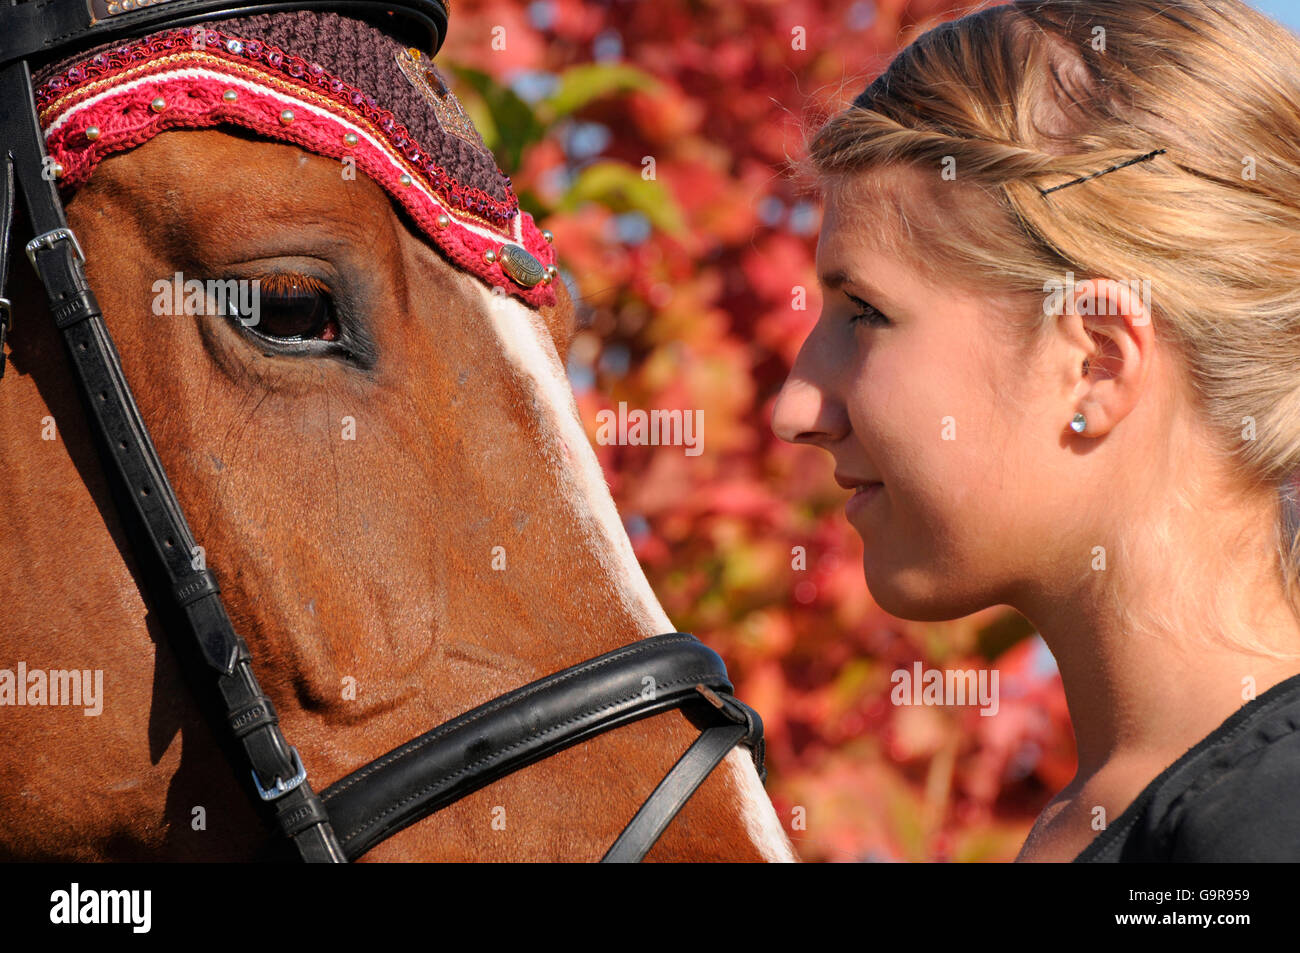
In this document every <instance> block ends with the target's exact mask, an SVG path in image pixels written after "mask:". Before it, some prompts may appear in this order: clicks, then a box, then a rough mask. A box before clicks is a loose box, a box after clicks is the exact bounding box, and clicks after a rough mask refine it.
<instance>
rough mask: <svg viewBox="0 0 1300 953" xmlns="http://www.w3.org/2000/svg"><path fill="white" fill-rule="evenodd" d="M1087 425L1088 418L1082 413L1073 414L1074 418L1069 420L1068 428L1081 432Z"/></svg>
mask: <svg viewBox="0 0 1300 953" xmlns="http://www.w3.org/2000/svg"><path fill="white" fill-rule="evenodd" d="M1087 427H1088V419H1087V418H1086V417H1084V416H1083V414H1075V415H1074V419H1073V420H1071V421H1070V429H1071V430H1073V431H1074V432H1075V433H1083V431H1084V430H1085V429H1087Z"/></svg>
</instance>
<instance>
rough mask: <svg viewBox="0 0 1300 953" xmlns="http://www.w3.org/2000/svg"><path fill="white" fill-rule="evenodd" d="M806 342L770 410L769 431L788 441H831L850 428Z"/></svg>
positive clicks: (839, 403)
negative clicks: (770, 423) (770, 427)
mask: <svg viewBox="0 0 1300 953" xmlns="http://www.w3.org/2000/svg"><path fill="white" fill-rule="evenodd" d="M810 345H811V346H814V347H815V342H814V341H813V340H812V339H811V338H810V339H809V340H808V341H807V342H805V344H804V347H803V349H802V350H800V352H799V357H798V358H797V359H796V360H795V363H794V368H793V369H792V370H791V371H790V376H789V377H787V378H786V379H785V383H784V384H783V385H782V386H781V393H780V394H778V395H777V398H776V406H775V407H774V408H773V410H772V431H773V432H774V433H775V434H776V435H777V436H778V437H780V438H781V439H782V440H785V441H787V442H788V443H811V444H822V443H833V442H835V441H837V440H840V439H841V438H843V437H844V436H845V435H846V434H847V433H848V431H849V418H848V413H847V411H846V410H845V407H844V404H843V403H842V402H841V401H840V400H839V398H838V397H837V396H836V395H835V392H834V390H833V389H832V388H830V387H829V386H827V384H826V382H825V381H824V380H823V378H822V376H821V375H820V373H819V372H818V367H817V363H816V362H815V361H814V360H813V359H812V357H813V353H812V348H811V347H810Z"/></svg>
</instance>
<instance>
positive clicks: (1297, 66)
mask: <svg viewBox="0 0 1300 953" xmlns="http://www.w3.org/2000/svg"><path fill="white" fill-rule="evenodd" d="M808 166H809V169H810V171H811V172H812V173H813V174H814V175H815V177H816V181H817V183H818V186H819V188H820V191H821V194H822V197H823V200H824V209H825V215H824V220H823V225H822V231H821V235H820V239H819V243H818V248H817V266H818V273H819V278H820V280H821V283H822V285H823V292H824V306H823V310H822V313H821V316H820V318H819V320H818V323H817V324H816V326H815V327H814V329H813V331H812V332H811V334H810V336H809V337H808V339H807V341H806V342H805V343H804V345H803V348H802V350H801V352H800V354H799V357H798V360H797V362H796V364H795V366H794V368H793V370H792V371H791V374H790V376H789V379H788V380H787V382H786V384H785V386H784V388H783V390H782V392H781V394H780V397H779V400H778V402H777V406H776V409H775V413H774V419H773V427H774V429H775V431H776V432H777V434H779V435H780V436H781V437H782V438H784V439H786V440H789V441H794V442H799V443H806V444H812V445H814V446H817V447H820V448H821V449H823V450H826V451H828V452H829V453H830V454H831V455H832V457H834V461H835V473H836V478H837V479H838V481H839V482H840V484H841V485H842V486H844V487H845V488H846V489H850V490H852V491H853V497H852V499H851V500H850V501H849V502H848V505H847V513H848V519H849V520H850V522H851V523H852V525H853V526H854V527H855V528H856V529H857V531H858V532H859V533H860V534H861V536H862V539H863V542H864V556H863V568H864V572H865V576H866V582H867V585H868V587H869V589H870V591H871V593H872V595H873V597H874V598H875V600H876V602H877V603H878V604H879V605H880V606H881V607H882V608H884V609H885V610H886V611H888V612H891V613H893V614H894V615H897V616H899V617H902V618H905V619H916V620H938V619H953V618H957V617H960V616H963V615H967V614H969V613H972V612H975V611H977V610H980V609H983V608H986V607H988V606H993V605H999V604H1006V605H1010V606H1013V607H1014V608H1016V609H1018V610H1019V611H1020V612H1021V613H1023V614H1024V615H1025V616H1026V618H1028V619H1029V620H1030V621H1031V622H1032V623H1033V624H1034V626H1035V627H1036V628H1037V630H1038V632H1039V633H1040V634H1041V635H1042V637H1043V639H1044V640H1045V641H1046V643H1047V645H1048V646H1049V647H1050V648H1051V650H1052V652H1053V654H1054V655H1055V657H1056V659H1057V661H1058V664H1059V667H1060V671H1061V676H1062V679H1063V682H1064V686H1065V692H1066V696H1067V699H1068V702H1069V707H1070V714H1071V718H1072V721H1073V724H1074V731H1075V737H1076V741H1077V745H1078V754H1079V767H1078V773H1077V775H1076V777H1075V779H1074V781H1073V782H1072V783H1071V784H1070V785H1069V786H1067V787H1066V788H1065V789H1064V790H1063V791H1061V792H1060V794H1059V795H1058V796H1057V797H1056V798H1055V799H1054V800H1053V801H1052V802H1051V804H1049V805H1048V807H1047V808H1046V809H1045V810H1044V811H1043V813H1042V814H1041V815H1040V816H1039V818H1038V820H1037V823H1036V824H1035V825H1034V827H1033V830H1032V831H1031V833H1030V835H1029V838H1028V840H1027V841H1026V843H1025V845H1024V847H1023V849H1022V851H1021V854H1020V859H1022V860H1072V859H1078V860H1106V861H1117V860H1123V861H1129V860H1138V861H1143V860H1158V861H1186V860H1197V861H1220V860H1290V861H1295V860H1300V676H1298V675H1297V672H1300V586H1298V585H1297V563H1298V560H1300V541H1298V540H1297V535H1296V530H1297V526H1296V507H1295V504H1294V498H1293V494H1294V486H1293V478H1294V475H1295V474H1296V473H1297V471H1298V470H1300V42H1298V41H1297V39H1296V37H1295V36H1293V35H1292V34H1290V33H1289V32H1287V31H1286V30H1284V29H1282V28H1281V27H1279V26H1278V25H1276V24H1274V23H1273V22H1272V21H1270V20H1268V19H1267V18H1265V17H1263V16H1262V15H1260V14H1258V13H1256V12H1254V11H1252V10H1251V9H1249V8H1248V7H1246V6H1244V5H1243V4H1241V3H1238V2H1235V0H1077V2H1073V0H1049V2H1041V3H1017V4H1014V5H1012V6H1004V7H996V8H991V9H987V10H983V11H981V12H979V13H976V14H974V15H972V16H968V17H966V18H964V19H961V20H958V21H955V22H952V23H948V24H945V25H943V26H941V27H939V28H937V29H935V30H932V31H931V32H929V33H927V34H925V35H923V36H922V37H920V38H919V39H918V40H917V41H916V42H915V43H913V44H912V45H911V46H910V47H909V48H907V49H905V50H904V51H903V52H902V53H901V54H900V55H899V56H898V57H897V58H896V59H895V60H894V62H893V63H892V64H891V65H890V66H889V68H888V69H887V70H886V71H885V73H884V74H883V75H882V76H881V77H880V78H879V79H877V80H876V81H875V82H873V83H872V84H871V85H870V86H869V87H868V88H867V89H866V91H865V92H863V93H862V94H861V95H860V96H859V97H858V98H857V99H856V100H855V101H854V103H853V105H852V107H851V108H849V109H848V110H846V111H844V112H843V113H841V114H839V115H837V116H834V117H833V118H832V119H831V120H830V121H829V122H828V123H827V124H826V125H825V126H824V127H822V128H821V129H820V130H819V132H818V134H817V135H816V138H815V140H814V141H813V143H812V145H811V148H810V152H809V160H808Z"/></svg>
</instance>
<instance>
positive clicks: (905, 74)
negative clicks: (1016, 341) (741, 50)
mask: <svg viewBox="0 0 1300 953" xmlns="http://www.w3.org/2000/svg"><path fill="white" fill-rule="evenodd" d="M1162 149H1163V150H1165V151H1164V152H1163V153H1162V154H1159V155H1155V156H1152V157H1150V158H1147V159H1145V160H1144V161H1140V162H1136V163H1134V164H1131V165H1127V166H1125V167H1123V168H1118V169H1115V170H1114V171H1108V172H1105V174H1102V175H1096V176H1095V177H1092V178H1089V179H1087V180H1086V181H1083V182H1079V183H1077V184H1072V185H1068V186H1066V187H1064V188H1059V189H1054V188H1053V187H1054V186H1060V185H1062V184H1064V183H1067V182H1070V181H1072V180H1075V179H1078V178H1081V177H1084V176H1091V175H1094V174H1095V173H1099V172H1103V171H1104V170H1107V169H1110V168H1111V167H1113V166H1118V165H1120V164H1122V163H1125V162H1128V161H1129V160H1134V159H1137V158H1138V157H1140V156H1146V155H1147V154H1148V153H1151V152H1153V151H1155V150H1162ZM945 165H946V166H947V168H948V169H949V170H950V171H951V172H952V173H953V174H954V175H955V181H956V182H957V183H961V184H962V185H964V186H966V189H965V190H963V191H962V197H961V199H960V200H959V199H958V198H957V190H953V189H945V188H939V187H937V186H938V185H939V184H941V176H940V174H939V172H940V170H941V169H943V168H944V167H945ZM895 166H904V167H906V166H911V167H915V168H919V169H921V170H923V171H924V172H925V173H926V174H927V175H931V176H932V177H933V181H934V182H935V183H936V188H933V189H930V190H928V192H929V193H931V194H929V195H927V196H926V200H927V202H930V203H931V205H930V207H929V208H925V207H912V206H908V207H905V208H902V209H895V211H896V212H899V213H900V214H901V215H902V217H903V221H904V222H905V223H906V225H907V228H908V230H909V232H910V233H911V234H912V235H913V237H915V236H916V234H917V233H918V232H919V233H920V234H921V236H922V237H923V238H924V240H925V241H924V244H925V246H927V247H926V249H925V251H926V257H925V259H924V260H923V261H921V265H922V266H923V267H926V268H928V269H929V270H930V271H931V272H932V273H933V272H934V271H935V270H936V269H937V268H938V267H940V266H941V267H942V268H943V269H944V270H945V272H946V275H947V279H946V280H952V279H953V278H954V277H958V278H965V279H967V280H968V281H970V282H973V283H975V284H977V285H984V286H990V285H991V286H994V287H998V288H1001V289H1004V290H1009V291H1011V292H1023V293H1025V294H1030V293H1033V294H1035V295H1037V297H1038V299H1039V300H1041V299H1042V295H1043V291H1044V290H1046V288H1047V282H1053V281H1055V282H1060V281H1061V280H1062V278H1063V276H1064V275H1065V274H1066V273H1068V272H1073V273H1074V274H1075V275H1076V276H1077V280H1083V279H1084V278H1088V277H1096V278H1103V277H1106V278H1115V279H1119V280H1121V281H1125V280H1134V279H1149V280H1150V288H1151V291H1152V293H1151V303H1152V314H1153V321H1154V326H1155V331H1156V335H1157V338H1158V339H1159V340H1162V341H1165V342H1167V343H1169V344H1171V345H1173V346H1174V347H1175V348H1176V349H1177V352H1178V353H1179V354H1180V355H1181V357H1182V358H1183V361H1182V365H1183V367H1184V368H1185V371H1186V379H1187V380H1188V381H1190V383H1191V386H1192V388H1193V390H1194V395H1195V398H1196V399H1195V402H1194V403H1195V405H1196V408H1197V413H1198V414H1199V415H1200V416H1202V418H1203V420H1204V421H1205V422H1206V423H1208V425H1209V431H1210V433H1211V434H1212V439H1213V440H1214V441H1215V445H1216V446H1217V447H1219V448H1220V449H1221V450H1222V451H1223V452H1224V453H1225V454H1228V455H1230V456H1232V457H1234V458H1235V459H1236V461H1237V469H1238V470H1239V474H1240V476H1241V478H1242V480H1241V482H1242V484H1243V485H1245V486H1253V487H1255V488H1258V487H1261V486H1268V487H1271V488H1275V489H1276V490H1277V492H1278V504H1279V505H1278V511H1277V519H1276V525H1275V529H1276V542H1277V555H1278V561H1279V563H1280V568H1281V573H1282V585H1283V591H1284V593H1285V595H1286V597H1287V599H1288V601H1289V602H1290V604H1291V608H1292V611H1293V612H1295V613H1296V614H1297V617H1298V618H1300V581H1298V577H1300V511H1298V510H1297V507H1296V502H1295V484H1294V480H1295V476H1296V474H1297V472H1300V40H1298V39H1297V38H1296V37H1295V36H1294V35H1292V34H1291V33H1290V32H1288V31H1287V30H1285V29H1283V28H1282V27H1280V26H1279V25H1277V24H1275V23H1274V22H1273V21H1272V20H1270V19H1268V18H1267V17H1265V16H1263V15H1261V14H1259V13H1257V12H1256V11H1254V10H1252V9H1251V8H1249V7H1247V6H1245V5H1244V4H1242V3H1239V2H1237V0H1041V2H1024V0H1022V2H1018V3H1014V4H1011V5H1010V6H1001V7H993V8H989V9H985V10H982V11H980V12H978V13H974V14H972V15H970V16H967V17H964V18H962V19H960V20H955V21H952V22H949V23H945V24H943V25H941V26H939V27H937V28H935V29H933V30H931V31H929V32H927V33H925V34H923V35H922V36H920V38H918V39H917V40H916V41H915V42H914V43H913V44H911V45H910V46H908V47H907V48H906V49H904V50H903V51H902V52H901V53H900V54H899V55H898V56H897V57H896V58H895V59H894V60H893V61H892V63H891V64H890V65H889V67H888V68H887V69H886V70H885V72H884V73H882V74H881V75H880V76H879V77H878V78H877V79H876V80H875V81H874V82H872V83H871V84H870V86H868V88H867V89H866V90H865V91H864V92H863V93H862V94H861V95H860V96H859V97H858V98H857V99H856V100H854V103H853V105H852V106H851V107H850V108H849V109H847V110H845V111H844V112H842V113H839V114H838V115H835V116H833V117H832V118H831V119H830V120H829V121H828V122H826V124H825V125H824V126H822V127H821V128H820V130H818V131H817V133H816V136H815V137H814V138H813V140H812V142H811V143H810V145H809V148H808V157H807V159H806V160H805V161H804V163H803V164H802V166H801V171H803V172H804V173H805V174H806V175H808V176H809V177H810V178H812V179H813V180H814V181H816V182H817V183H818V184H819V186H820V187H821V188H823V189H825V188H835V187H842V186H845V185H847V184H850V183H855V182H856V183H857V184H861V183H862V181H863V179H864V177H863V176H862V175H861V173H864V172H868V171H876V170H880V169H888V168H890V167H895ZM950 177H951V176H950ZM971 187H973V188H975V189H978V190H979V191H980V192H982V193H983V196H986V197H987V201H985V199H983V198H980V199H979V201H978V202H976V203H974V206H973V205H972V203H971V202H970V200H969V199H970V194H971V193H970V191H969V189H970V188H971ZM1049 189H1050V190H1051V191H1046V190H1049ZM990 203H991V204H992V206H995V207H996V210H997V212H998V213H997V214H994V215H989V214H988V211H989V204H990ZM973 208H974V210H973ZM977 216H979V217H977ZM1054 322H1055V316H1054V315H1044V314H1043V313H1042V310H1041V309H1034V310H1030V309H1026V312H1025V315H1024V317H1023V322H1022V325H1021V330H1022V331H1023V332H1024V333H1025V336H1026V338H1027V339H1029V340H1032V339H1033V338H1034V337H1035V336H1036V335H1037V334H1038V333H1039V332H1040V331H1044V330H1046V329H1048V328H1049V327H1051V326H1052V325H1053V324H1054ZM1252 423H1253V428H1254V433H1253V435H1251V436H1249V437H1245V436H1244V435H1245V433H1247V432H1248V430H1249V427H1250V425H1251V424H1252ZM1166 530H1167V527H1166ZM1159 532H1161V531H1160V530H1158V531H1157V533H1159Z"/></svg>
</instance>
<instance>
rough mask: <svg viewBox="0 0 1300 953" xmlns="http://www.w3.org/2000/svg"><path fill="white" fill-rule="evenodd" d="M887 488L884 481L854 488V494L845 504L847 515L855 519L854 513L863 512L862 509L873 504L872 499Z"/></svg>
mask: <svg viewBox="0 0 1300 953" xmlns="http://www.w3.org/2000/svg"><path fill="white" fill-rule="evenodd" d="M884 488H885V484H883V483H865V484H861V485H859V486H857V487H855V488H854V493H853V496H851V497H849V501H848V502H847V503H845V504H844V512H845V515H847V516H848V518H849V519H853V517H854V515H856V514H857V513H859V512H861V511H862V509H863V508H864V507H866V506H869V505H870V504H871V501H872V500H874V499H875V498H876V497H878V496H879V495H880V492H881V490H883V489H884Z"/></svg>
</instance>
